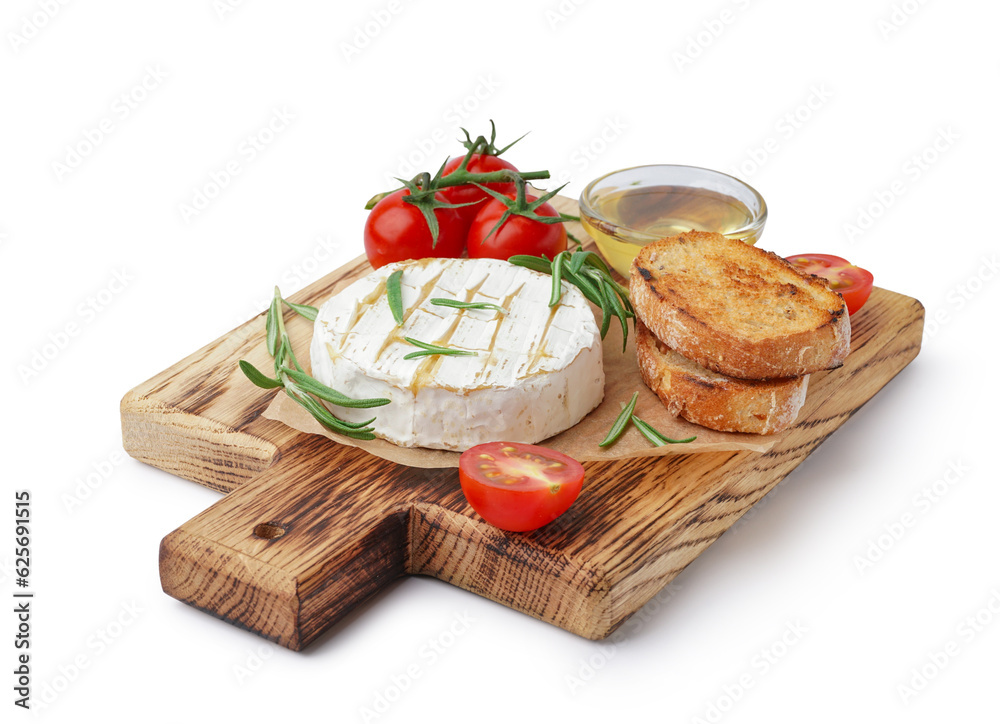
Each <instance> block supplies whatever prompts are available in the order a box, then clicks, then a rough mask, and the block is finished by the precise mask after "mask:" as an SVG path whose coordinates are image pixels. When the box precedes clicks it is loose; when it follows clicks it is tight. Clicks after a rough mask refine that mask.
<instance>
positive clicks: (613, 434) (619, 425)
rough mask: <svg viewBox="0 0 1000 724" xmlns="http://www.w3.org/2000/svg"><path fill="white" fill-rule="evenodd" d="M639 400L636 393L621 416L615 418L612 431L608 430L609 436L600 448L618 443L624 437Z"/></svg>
mask: <svg viewBox="0 0 1000 724" xmlns="http://www.w3.org/2000/svg"><path fill="white" fill-rule="evenodd" d="M638 399H639V393H638V392H636V393H634V394H633V395H632V399H631V400H630V401H629V403H628V404H627V405H625V408H624V409H623V410H622V412H621V414H620V415H619V416H618V417H617V418H615V421H614V423H613V424H612V425H611V429H610V430H608V434H607V436H606V437H605V438H604V439H603V440H601V441H600V442H599V443H598V446H600V447H607V446H608V445H612V444H614V443H615V442H617V440H618V438H620V437H621V436H622V433H623V432H625V428H626V427H627V426H628V423H629V420H631V419H632V412H633V411H634V410H635V403H636V400H638Z"/></svg>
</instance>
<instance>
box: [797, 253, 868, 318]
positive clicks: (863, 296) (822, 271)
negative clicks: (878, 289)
mask: <svg viewBox="0 0 1000 724" xmlns="http://www.w3.org/2000/svg"><path fill="white" fill-rule="evenodd" d="M787 258H788V261H789V262H791V264H792V266H794V267H795V268H796V269H798V270H799V271H801V272H805V273H806V274H815V275H816V276H818V277H823V278H824V279H826V280H827V281H828V282H829V283H830V289H832V290H833V291H835V292H839V293H840V295H841V296H842V297H843V298H844V302H846V303H847V313H848V314H854V313H855V312H856V311H858V310H859V309H861V307H863V306H864V305H865V302H867V301H868V297H869V296H870V295H871V293H872V283H873V282H874V281H875V279H874V277H873V276H872V273H871V272H870V271H868V270H867V269H862V268H861V267H859V266H854V265H853V264H851V262H849V261H847V259H843V258H841V257H839V256H833V255H831V254H795V255H794V256H790V257H787Z"/></svg>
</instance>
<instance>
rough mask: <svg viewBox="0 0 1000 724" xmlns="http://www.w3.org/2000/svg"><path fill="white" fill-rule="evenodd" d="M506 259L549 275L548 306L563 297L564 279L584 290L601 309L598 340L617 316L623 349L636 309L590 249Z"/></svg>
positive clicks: (606, 267)
mask: <svg viewBox="0 0 1000 724" xmlns="http://www.w3.org/2000/svg"><path fill="white" fill-rule="evenodd" d="M508 261H509V262H510V263H511V264H517V265H518V266H523V267H526V268H528V269H533V270H534V271H538V272H544V273H545V274H551V275H552V298H551V299H550V300H549V306H550V307H554V306H555V305H556V304H558V303H559V300H560V299H561V298H562V282H563V281H566V282H569V283H570V284H572V285H574V286H575V287H577V288H578V289H579V290H580V291H581V292H583V296H585V297H586V298H587V299H589V300H590V301H591V302H592V303H594V304H596V305H597V306H599V307H600V308H601V339H604V337H605V336H606V335H607V333H608V328H609V325H610V324H611V317H617V318H618V321H619V322H620V323H621V326H622V351H625V345H626V344H627V342H628V320H630V319H632V320H634V319H635V308H634V307H633V306H632V302H631V301H630V300H629V298H628V289H626V288H625V287H623V286H622V285H621V284H619V283H618V282H617V281H615V279H614V277H613V276H612V274H611V270H610V269H609V268H608V265H607V264H605V263H604V260H603V259H601V257H600V256H598V255H597V254H596V253H594V252H592V251H568V250H567V251H562V252H559V253H558V254H556V256H555V258H554V259H552V260H551V261H549V260H548V259H546V258H545V257H542V256H528V255H515V256H512V257H510V259H508ZM633 324H635V322H634V321H633Z"/></svg>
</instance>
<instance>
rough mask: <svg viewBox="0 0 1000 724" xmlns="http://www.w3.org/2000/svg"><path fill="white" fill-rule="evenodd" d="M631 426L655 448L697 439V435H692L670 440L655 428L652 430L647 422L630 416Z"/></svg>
mask: <svg viewBox="0 0 1000 724" xmlns="http://www.w3.org/2000/svg"><path fill="white" fill-rule="evenodd" d="M632 424H634V425H635V426H636V427H637V428H639V432H641V433H642V434H643V435H644V436H645V437H646V439H647V440H649V441H650V442H651V443H653V444H654V445H656V446H657V447H663V446H664V445H666V444H668V443H670V444H673V443H685V442H694V441H695V440H696V439H697V437H698V436H697V435H693V436H692V437H688V438H685V439H684V440H671V439H670V438H669V437H664V436H663V435H662V434H660V433H659V432H658V431H657V430H656V428H654V427H653V426H652V425H650V424H649V423H648V422H646V421H645V420H643V419H641V418H639V417H636V416H635V415H632Z"/></svg>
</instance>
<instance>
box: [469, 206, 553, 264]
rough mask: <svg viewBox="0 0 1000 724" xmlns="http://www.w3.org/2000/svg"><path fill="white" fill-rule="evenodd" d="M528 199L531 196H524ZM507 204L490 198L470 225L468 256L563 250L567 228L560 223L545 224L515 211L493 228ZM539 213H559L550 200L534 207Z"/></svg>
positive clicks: (505, 256) (548, 253) (550, 253)
mask: <svg viewBox="0 0 1000 724" xmlns="http://www.w3.org/2000/svg"><path fill="white" fill-rule="evenodd" d="M526 199H527V201H528V202H529V203H531V202H532V201H534V200H535V197H534V196H527V197H526ZM506 210H507V207H506V206H504V204H503V202H501V201H498V200H497V199H490V200H489V201H487V202H486V205H485V206H484V207H483V208H482V210H481V211H480V212H479V213H478V214H476V218H475V219H474V220H473V222H472V226H470V227H469V236H468V240H467V246H468V249H469V256H470V257H471V258H479V257H487V258H489V259H509V258H510V257H512V256H514V255H515V254H530V255H531V256H541V255H542V254H544V255H545V256H547V257H548V258H549V259H552V258H553V257H554V256H555V255H556V254H558V253H559V252H561V251H566V229H565V227H564V226H563V225H562V224H545V223H542V222H541V221H535V220H534V219H529V218H527V217H524V216H518V215H516V214H514V215H512V216H510V218H508V219H507V220H506V221H505V222H504V223H503V226H501V227H500V228H499V229H497V230H496V231H495V232H493V233H492V234H490V232H491V231H493V227H494V226H496V224H497V222H498V221H499V220H500V217H501V216H503V213H504V211H506ZM535 213H536V214H538V215H539V216H559V212H558V211H556V210H555V209H554V208H553V207H552V205H551V204H548V203H545V204H542V205H541V206H539V207H538V208H537V209H535Z"/></svg>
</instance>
